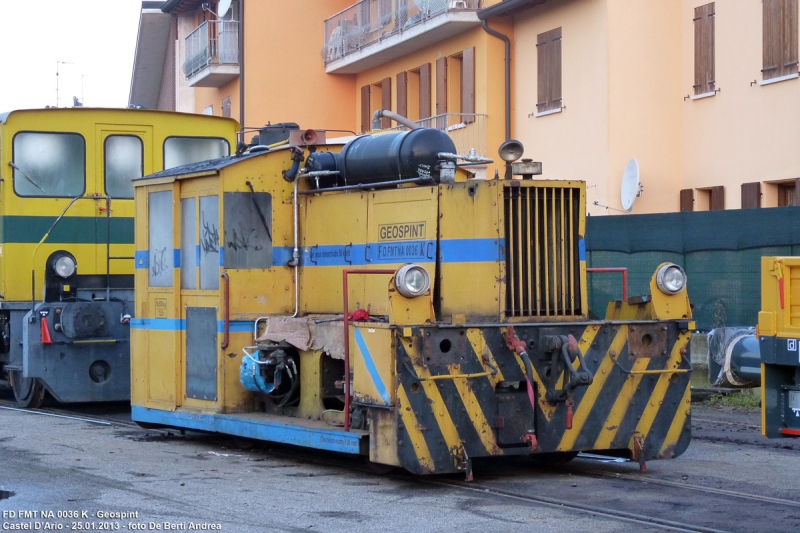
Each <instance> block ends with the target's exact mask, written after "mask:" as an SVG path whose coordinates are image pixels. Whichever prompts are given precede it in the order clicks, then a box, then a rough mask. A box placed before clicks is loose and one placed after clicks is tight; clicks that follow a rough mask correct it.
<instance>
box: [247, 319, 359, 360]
mask: <svg viewBox="0 0 800 533" xmlns="http://www.w3.org/2000/svg"><path fill="white" fill-rule="evenodd" d="M337 318H338V319H337ZM315 321H321V322H320V323H316V322H315ZM256 341H257V342H264V341H272V342H287V343H288V344H291V345H292V346H294V347H295V348H297V349H298V350H304V351H306V350H319V351H322V352H326V353H327V354H328V355H330V356H331V357H332V358H334V359H344V325H343V324H342V320H341V317H319V316H316V317H313V318H311V317H299V318H292V317H270V318H269V319H268V320H267V328H266V331H265V332H264V334H263V335H261V336H260V337H259V338H258V339H256Z"/></svg>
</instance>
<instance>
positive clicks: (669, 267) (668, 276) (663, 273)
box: [656, 263, 686, 296]
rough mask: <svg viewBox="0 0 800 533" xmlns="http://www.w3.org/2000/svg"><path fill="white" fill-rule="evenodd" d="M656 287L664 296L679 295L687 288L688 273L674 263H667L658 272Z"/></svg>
mask: <svg viewBox="0 0 800 533" xmlns="http://www.w3.org/2000/svg"><path fill="white" fill-rule="evenodd" d="M656 285H657V286H658V288H659V289H660V290H661V292H663V293H664V294H668V295H670V296H671V295H673V294H678V293H679V292H681V291H682V290H683V289H684V288H685V287H686V272H684V271H683V269H682V268H681V267H679V266H678V265H676V264H674V263H667V264H666V265H663V266H662V267H661V268H659V269H658V272H656Z"/></svg>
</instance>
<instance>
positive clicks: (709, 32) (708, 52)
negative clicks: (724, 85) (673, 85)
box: [694, 2, 714, 94]
mask: <svg viewBox="0 0 800 533" xmlns="http://www.w3.org/2000/svg"><path fill="white" fill-rule="evenodd" d="M713 91H714V3H713V2H712V3H710V4H706V5H704V6H700V7H696V8H695V10H694V94H704V93H710V92H713Z"/></svg>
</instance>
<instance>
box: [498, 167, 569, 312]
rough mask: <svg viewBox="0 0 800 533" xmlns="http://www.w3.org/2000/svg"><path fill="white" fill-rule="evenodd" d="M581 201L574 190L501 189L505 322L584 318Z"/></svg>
mask: <svg viewBox="0 0 800 533" xmlns="http://www.w3.org/2000/svg"><path fill="white" fill-rule="evenodd" d="M513 185H518V183H514V184H513ZM580 197H581V195H580V189H573V188H568V189H565V188H558V187H519V186H507V187H506V188H505V192H504V204H505V206H504V208H505V230H506V240H505V244H506V316H507V317H529V316H530V317H567V316H579V315H582V314H583V313H582V309H581V284H580V270H581V269H580V255H579V250H578V242H579V241H578V239H579V237H578V229H579V222H580V203H579V202H580Z"/></svg>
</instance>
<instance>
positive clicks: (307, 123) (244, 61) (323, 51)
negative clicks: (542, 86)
mask: <svg viewBox="0 0 800 533" xmlns="http://www.w3.org/2000/svg"><path fill="white" fill-rule="evenodd" d="M492 3H496V1H495V2H492V1H491V0H488V1H487V0H361V1H358V2H355V3H353V2H352V0H348V1H339V0H304V1H303V2H302V3H298V2H296V1H292V0H258V1H254V0H248V1H242V0H233V1H227V0H212V1H209V2H201V1H197V0H168V1H166V2H143V9H142V18H141V22H140V30H139V39H138V42H137V53H136V60H135V64H134V75H133V81H132V84H131V98H130V103H131V104H141V105H144V106H146V107H157V108H159V109H176V110H179V111H185V112H194V113H208V114H214V115H223V116H232V117H234V118H237V119H239V120H240V121H241V122H243V123H244V124H245V125H246V126H248V127H259V126H262V125H263V124H266V123H267V122H271V123H273V124H274V123H279V122H297V123H298V124H300V126H301V127H304V128H306V127H314V128H319V129H331V130H334V129H339V130H344V131H342V132H340V133H341V134H344V135H346V134H348V132H353V133H361V132H364V131H369V130H371V129H372V115H373V113H374V112H375V111H376V110H378V109H388V110H391V111H394V112H397V113H399V114H401V115H403V116H407V117H409V118H411V119H412V120H415V121H418V122H419V123H420V124H422V125H424V126H427V127H435V128H439V129H442V130H443V131H447V132H448V134H449V135H450V136H451V137H452V138H453V140H454V141H455V143H456V146H457V148H458V150H459V151H463V152H465V153H468V152H470V151H471V150H474V151H475V153H477V154H479V155H487V154H488V155H493V154H495V153H496V150H497V147H498V146H499V145H500V143H501V142H503V141H504V140H505V138H506V135H505V127H506V119H505V113H504V102H505V99H504V96H503V95H504V89H503V87H504V82H503V76H504V70H503V57H504V54H505V51H504V44H503V42H502V41H500V40H498V39H497V38H495V37H492V36H491V35H490V34H489V33H486V32H485V31H484V30H483V29H482V28H481V21H480V19H479V18H478V12H479V10H480V9H481V8H483V7H485V5H487V4H492ZM503 24H504V23H502V22H501V23H500V26H501V27H502V26H503ZM154 58H156V59H154ZM160 58H164V59H163V60H161V61H160V62H159V59H160ZM242 102H244V104H245V105H244V106H242V105H241V104H242ZM381 127H382V128H392V127H397V125H396V124H394V123H392V122H390V121H389V120H388V119H383V121H382V123H381ZM496 168H497V167H496V166H489V167H484V168H480V167H479V168H476V172H477V173H478V174H479V175H481V176H488V177H492V176H493V173H494V171H495V170H496Z"/></svg>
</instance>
